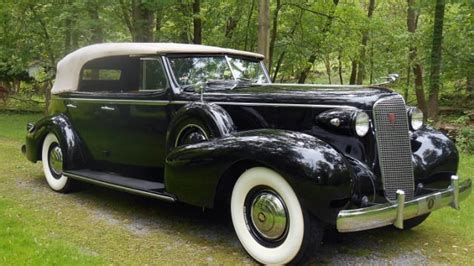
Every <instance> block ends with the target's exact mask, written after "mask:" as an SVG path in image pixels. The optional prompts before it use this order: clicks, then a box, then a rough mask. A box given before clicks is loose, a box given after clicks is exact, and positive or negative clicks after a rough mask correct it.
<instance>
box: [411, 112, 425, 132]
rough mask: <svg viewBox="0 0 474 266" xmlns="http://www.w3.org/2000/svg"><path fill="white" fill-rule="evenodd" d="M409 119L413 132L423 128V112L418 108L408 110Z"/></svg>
mask: <svg viewBox="0 0 474 266" xmlns="http://www.w3.org/2000/svg"><path fill="white" fill-rule="evenodd" d="M408 119H409V121H410V127H411V129H413V130H418V129H420V128H421V127H422V126H423V112H422V111H421V110H420V109H418V108H416V107H410V108H408Z"/></svg>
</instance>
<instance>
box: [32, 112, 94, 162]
mask: <svg viewBox="0 0 474 266" xmlns="http://www.w3.org/2000/svg"><path fill="white" fill-rule="evenodd" d="M48 133H54V134H55V135H56V137H57V138H58V140H59V144H60V146H61V148H62V149H63V156H64V169H75V168H81V167H82V166H83V165H84V163H85V159H84V158H85V157H84V153H83V151H82V149H81V147H82V145H81V140H80V138H79V136H78V135H77V133H76V132H75V130H74V129H73V127H72V125H71V123H70V121H69V119H68V118H67V117H66V116H65V115H63V114H58V115H53V116H47V117H45V118H43V119H41V120H39V121H38V122H36V123H35V124H34V128H33V130H32V131H31V132H28V133H27V135H26V157H27V158H28V160H30V161H32V162H37V161H39V160H41V159H42V158H41V149H42V145H43V140H44V138H45V137H46V135H47V134H48Z"/></svg>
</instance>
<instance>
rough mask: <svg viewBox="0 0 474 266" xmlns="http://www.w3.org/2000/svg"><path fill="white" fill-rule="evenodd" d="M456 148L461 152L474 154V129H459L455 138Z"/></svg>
mask: <svg viewBox="0 0 474 266" xmlns="http://www.w3.org/2000/svg"><path fill="white" fill-rule="evenodd" d="M456 146H457V147H458V149H459V151H461V152H465V153H469V154H474V129H473V128H471V127H463V128H461V129H460V130H459V134H458V135H457V137H456Z"/></svg>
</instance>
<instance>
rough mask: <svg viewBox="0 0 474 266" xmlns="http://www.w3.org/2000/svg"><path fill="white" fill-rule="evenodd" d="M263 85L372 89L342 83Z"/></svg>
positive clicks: (273, 84) (266, 84)
mask: <svg viewBox="0 0 474 266" xmlns="http://www.w3.org/2000/svg"><path fill="white" fill-rule="evenodd" d="M259 85H262V86H271V87H285V86H294V87H312V88H339V89H347V88H352V89H362V88H364V89H371V88H370V87H368V86H364V85H340V84H308V83H303V84H301V83H262V84H259Z"/></svg>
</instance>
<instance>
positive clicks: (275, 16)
mask: <svg viewBox="0 0 474 266" xmlns="http://www.w3.org/2000/svg"><path fill="white" fill-rule="evenodd" d="M276 3H277V4H276V7H275V11H274V14H273V25H272V33H271V35H270V48H269V49H270V51H269V54H268V57H269V58H268V71H269V72H270V73H271V71H272V64H273V52H274V50H275V42H276V39H277V34H278V14H279V13H280V10H281V7H282V5H281V0H276Z"/></svg>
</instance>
